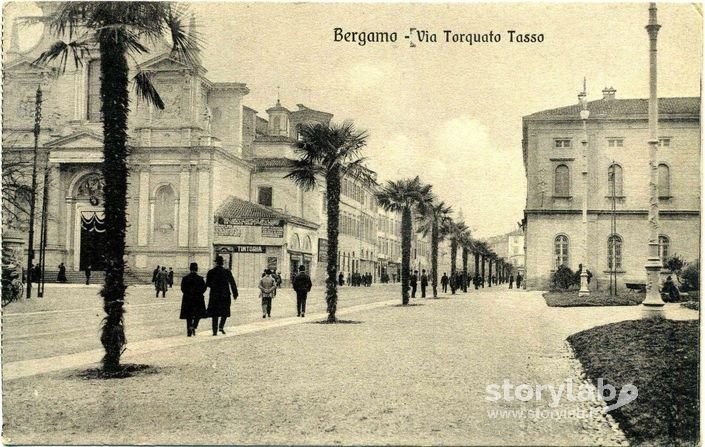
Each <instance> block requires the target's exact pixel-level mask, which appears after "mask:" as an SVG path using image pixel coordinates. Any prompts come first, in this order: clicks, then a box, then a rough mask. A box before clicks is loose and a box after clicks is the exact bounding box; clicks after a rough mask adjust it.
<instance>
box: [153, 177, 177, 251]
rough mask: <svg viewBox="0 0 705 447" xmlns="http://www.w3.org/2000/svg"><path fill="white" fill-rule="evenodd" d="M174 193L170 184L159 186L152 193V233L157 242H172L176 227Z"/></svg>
mask: <svg viewBox="0 0 705 447" xmlns="http://www.w3.org/2000/svg"><path fill="white" fill-rule="evenodd" d="M175 210H176V194H175V193H174V189H173V188H172V187H171V185H163V186H160V187H159V189H157V191H156V192H155V194H154V234H155V242H156V243H158V244H173V243H174V242H175V240H174V239H175V238H174V235H175V233H176V232H175V231H174V230H175V228H176V212H175Z"/></svg>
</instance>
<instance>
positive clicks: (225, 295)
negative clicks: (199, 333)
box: [206, 256, 238, 335]
mask: <svg viewBox="0 0 705 447" xmlns="http://www.w3.org/2000/svg"><path fill="white" fill-rule="evenodd" d="M223 263H224V261H223V257H222V256H216V257H215V267H213V268H212V269H210V270H209V271H208V274H207V275H206V287H208V288H210V294H209V296H208V316H209V317H211V318H212V319H213V320H212V324H213V335H218V331H220V332H221V333H222V334H225V320H227V319H228V317H229V316H230V303H231V299H230V296H231V295H230V292H231V291H232V299H235V300H236V299H237V296H238V293H237V285H236V284H235V278H233V274H232V273H231V272H230V270H227V269H226V268H225V267H223Z"/></svg>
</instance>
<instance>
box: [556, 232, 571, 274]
mask: <svg viewBox="0 0 705 447" xmlns="http://www.w3.org/2000/svg"><path fill="white" fill-rule="evenodd" d="M553 249H554V254H555V259H556V268H558V267H560V266H562V265H566V266H567V265H568V236H566V235H565V234H559V235H558V236H556V238H555V239H554V240H553Z"/></svg>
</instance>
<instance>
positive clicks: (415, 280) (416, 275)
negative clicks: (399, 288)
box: [409, 269, 428, 298]
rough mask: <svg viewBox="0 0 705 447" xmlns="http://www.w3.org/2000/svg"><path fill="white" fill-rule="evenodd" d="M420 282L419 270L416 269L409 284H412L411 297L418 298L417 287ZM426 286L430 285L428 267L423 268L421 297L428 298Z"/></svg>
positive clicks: (410, 277)
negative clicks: (427, 273)
mask: <svg viewBox="0 0 705 447" xmlns="http://www.w3.org/2000/svg"><path fill="white" fill-rule="evenodd" d="M418 283H419V271H418V270H414V273H413V274H412V275H411V276H409V285H410V286H411V297H412V298H416V287H417V285H418ZM426 287H428V275H426V269H422V270H421V298H426Z"/></svg>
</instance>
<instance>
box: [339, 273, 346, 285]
mask: <svg viewBox="0 0 705 447" xmlns="http://www.w3.org/2000/svg"><path fill="white" fill-rule="evenodd" d="M344 284H345V275H343V272H340V274H339V275H338V285H339V286H340V287H343V285H344Z"/></svg>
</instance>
